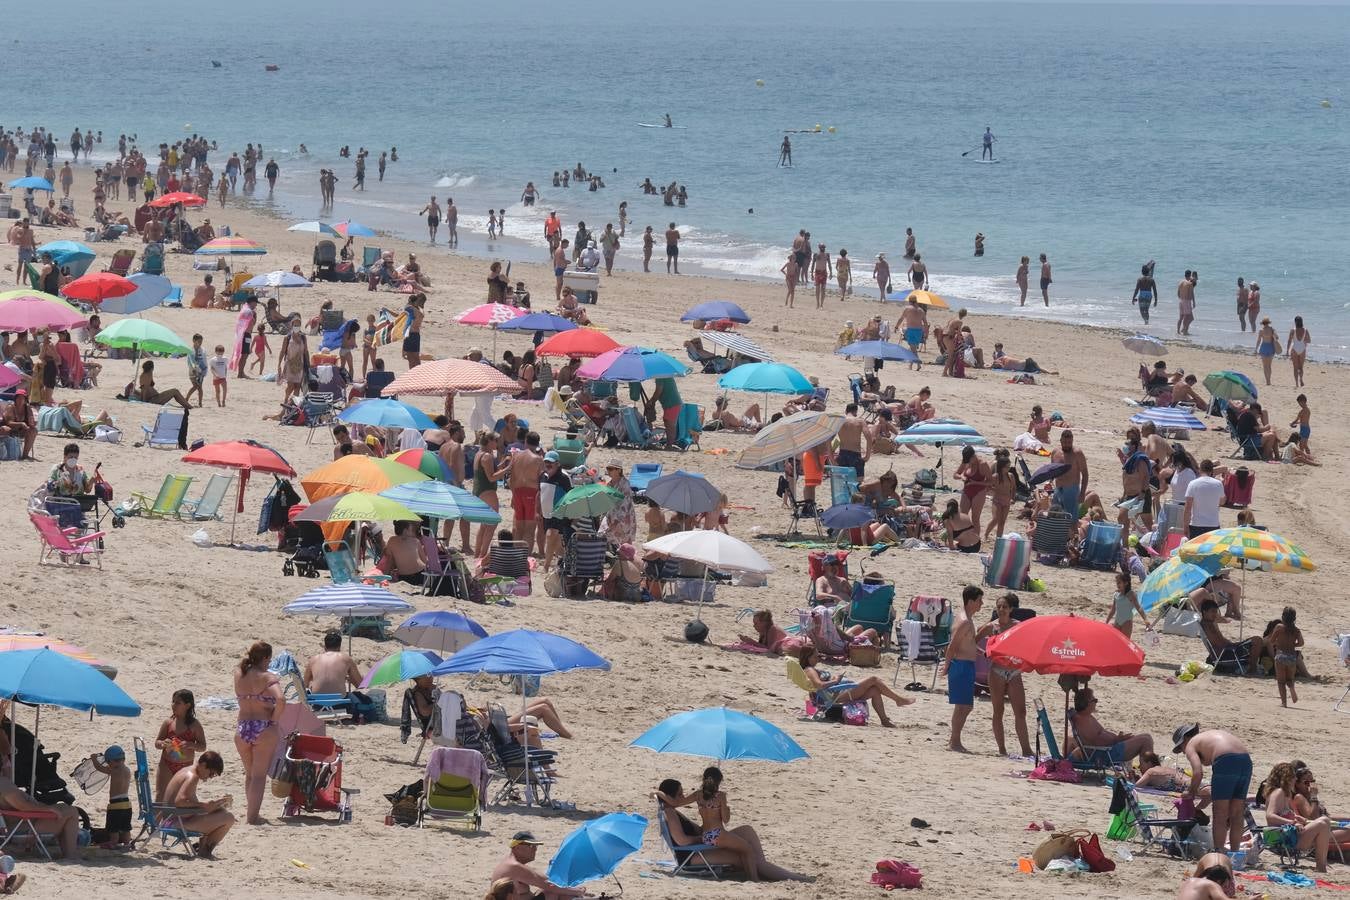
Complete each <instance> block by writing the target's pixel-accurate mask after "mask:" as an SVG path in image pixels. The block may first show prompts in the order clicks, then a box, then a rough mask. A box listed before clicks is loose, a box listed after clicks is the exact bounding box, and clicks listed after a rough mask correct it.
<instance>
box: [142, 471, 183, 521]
mask: <svg viewBox="0 0 1350 900" xmlns="http://www.w3.org/2000/svg"><path fill="white" fill-rule="evenodd" d="M191 485H192V476H191V475H165V476H164V483H163V484H161V485H160V486H159V493H158V494H156V495H155V499H154V502H151V501H150V497H149V495H147V494H132V495H131V499H132V500H134V501H136V503H135V505H134V507H133V509H135V510H136V511H137V512H138V513H139V514H140V515H142V516H145V517H146V518H147V519H167V518H168V517H169V516H173V517H174V518H175V519H181V518H183V504H184V502H186V500H187V492H188V488H189V487H191Z"/></svg>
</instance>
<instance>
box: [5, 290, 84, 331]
mask: <svg viewBox="0 0 1350 900" xmlns="http://www.w3.org/2000/svg"><path fill="white" fill-rule="evenodd" d="M88 324H89V320H88V319H86V318H85V317H84V316H83V315H82V314H81V313H80V311H79V310H78V309H76V308H75V307H73V306H71V305H70V304H69V303H67V302H66V301H64V300H62V299H61V298H60V297H53V296H52V295H51V294H43V293H41V292H39V291H9V292H8V293H4V294H0V331H28V330H29V329H33V328H37V329H42V328H54V329H56V330H58V331H61V330H64V329H68V328H82V327H84V326H85V325H88Z"/></svg>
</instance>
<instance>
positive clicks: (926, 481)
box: [914, 469, 937, 488]
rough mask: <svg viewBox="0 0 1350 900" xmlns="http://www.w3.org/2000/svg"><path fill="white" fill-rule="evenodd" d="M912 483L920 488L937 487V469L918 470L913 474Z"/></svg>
mask: <svg viewBox="0 0 1350 900" xmlns="http://www.w3.org/2000/svg"><path fill="white" fill-rule="evenodd" d="M914 483H915V484H917V485H918V486H919V487H922V488H934V487H937V469H920V470H919V471H917V472H915V473H914Z"/></svg>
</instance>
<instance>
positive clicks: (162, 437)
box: [141, 405, 187, 449]
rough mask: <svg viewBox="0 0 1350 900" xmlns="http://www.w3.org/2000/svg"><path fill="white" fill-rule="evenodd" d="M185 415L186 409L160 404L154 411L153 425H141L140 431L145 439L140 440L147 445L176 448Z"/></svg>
mask: <svg viewBox="0 0 1350 900" xmlns="http://www.w3.org/2000/svg"><path fill="white" fill-rule="evenodd" d="M186 415H187V413H186V411H184V410H181V409H176V408H170V407H169V406H167V405H165V406H161V407H160V408H159V412H157V413H155V421H154V424H153V425H142V426H141V431H142V432H143V433H144V434H145V439H144V440H142V441H141V443H142V444H144V445H145V446H147V447H168V448H170V449H177V447H178V433H179V432H180V431H181V430H182V428H183V419H184V417H185V416H186Z"/></svg>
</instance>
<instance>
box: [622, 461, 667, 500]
mask: <svg viewBox="0 0 1350 900" xmlns="http://www.w3.org/2000/svg"><path fill="white" fill-rule="evenodd" d="M660 477H661V463H633V471H632V472H630V473H629V474H628V486H629V487H631V488H632V489H633V493H635V494H642V493H645V492H646V490H647V486H648V485H650V484H651V483H652V482H653V481H655V480H656V479H658V478H660Z"/></svg>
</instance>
